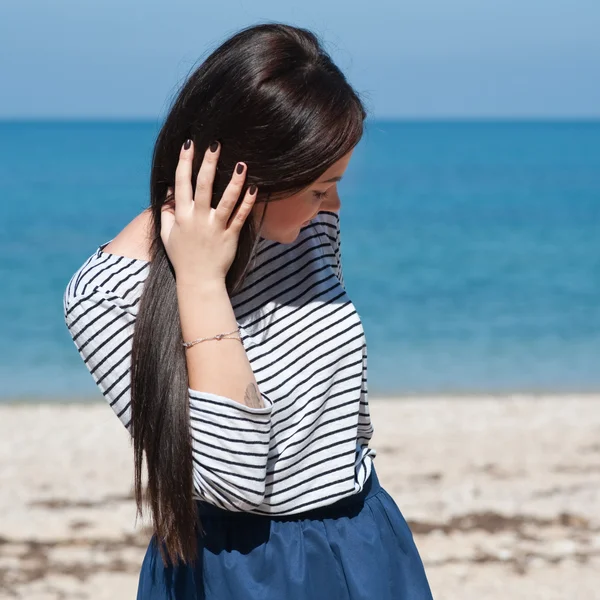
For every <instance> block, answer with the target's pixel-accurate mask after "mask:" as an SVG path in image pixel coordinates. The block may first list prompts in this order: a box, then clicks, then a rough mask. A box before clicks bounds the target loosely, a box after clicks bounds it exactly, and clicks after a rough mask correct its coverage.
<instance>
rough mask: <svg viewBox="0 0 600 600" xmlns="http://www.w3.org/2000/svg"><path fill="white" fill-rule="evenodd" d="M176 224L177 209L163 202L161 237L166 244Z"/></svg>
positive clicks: (161, 209)
mask: <svg viewBox="0 0 600 600" xmlns="http://www.w3.org/2000/svg"><path fill="white" fill-rule="evenodd" d="M174 224H175V210H174V208H173V207H172V206H169V205H168V204H163V206H161V208H160V239H161V240H162V242H163V245H164V246H166V245H167V242H168V240H169V235H170V233H171V229H172V228H173V225H174Z"/></svg>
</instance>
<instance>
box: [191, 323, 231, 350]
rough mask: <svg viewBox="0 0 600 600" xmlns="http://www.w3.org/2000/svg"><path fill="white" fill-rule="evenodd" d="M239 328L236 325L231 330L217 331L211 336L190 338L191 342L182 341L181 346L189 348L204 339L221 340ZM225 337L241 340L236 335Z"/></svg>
mask: <svg viewBox="0 0 600 600" xmlns="http://www.w3.org/2000/svg"><path fill="white" fill-rule="evenodd" d="M239 330H240V328H239V327H238V328H237V329H234V330H233V331H230V332H229V333H217V335H213V336H212V337H204V338H198V339H197V340H192V341H191V342H182V344H183V347H184V348H191V347H192V346H195V345H196V344H199V343H200V342H205V341H206V340H222V339H223V338H225V337H227V336H228V335H232V334H234V333H239ZM227 339H236V340H240V341H242V340H241V338H239V337H236V338H227Z"/></svg>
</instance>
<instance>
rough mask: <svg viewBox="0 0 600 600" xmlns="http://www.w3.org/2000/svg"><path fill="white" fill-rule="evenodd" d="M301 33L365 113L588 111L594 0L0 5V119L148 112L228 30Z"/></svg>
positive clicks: (599, 47) (40, 1)
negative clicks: (330, 61) (318, 39)
mask: <svg viewBox="0 0 600 600" xmlns="http://www.w3.org/2000/svg"><path fill="white" fill-rule="evenodd" d="M264 21H281V22H286V23H290V24H293V25H299V26H303V27H308V28H310V29H312V30H314V31H315V32H316V33H317V34H319V35H320V36H322V38H323V39H324V41H325V46H326V48H327V50H328V51H329V52H330V53H331V54H332V56H333V58H334V60H335V61H336V63H337V64H338V65H339V66H340V67H341V68H342V70H343V71H344V72H345V73H346V75H347V77H348V79H349V80H350V82H351V83H352V85H353V86H354V87H355V88H356V89H357V90H358V91H359V92H360V93H361V95H362V96H363V99H364V100H365V101H366V103H367V105H368V106H369V107H370V110H371V113H372V115H373V116H374V117H377V118H487V117H492V118H527V117H535V118H551V117H559V118H588V117H596V118H597V117H600V34H599V32H600V2H599V1H598V0H562V1H558V0H544V1H542V0H496V1H494V2H491V1H489V0H487V1H486V0H452V1H449V0H410V1H405V2H402V1H398V0H371V1H370V2H357V1H356V0H346V1H345V2H342V1H340V0H303V2H301V3H296V2H291V1H290V2H285V0H234V1H229V0H221V1H216V2H206V1H204V2H201V1H199V0H195V1H190V0H168V1H167V0H162V1H158V0H144V1H141V0H137V1H135V2H134V1H131V0H96V1H95V2H91V1H89V0H88V1H87V2H86V1H85V0H54V1H49V0H2V2H1V3H0V118H5V119H6V118H9V119H10V118H60V119H64V118H155V117H157V116H161V115H163V114H164V112H165V110H166V106H167V103H168V101H169V99H170V98H171V97H172V95H173V93H174V91H175V90H176V88H177V86H178V85H179V84H180V83H181V81H182V80H183V79H184V78H185V77H186V75H187V74H188V73H189V71H190V70H191V69H192V68H193V67H194V65H196V64H198V62H199V61H201V60H202V56H206V54H207V53H209V52H210V51H211V50H212V49H214V48H215V47H216V46H218V45H219V44H220V43H221V42H222V41H224V40H225V39H226V38H227V37H228V36H229V35H231V34H232V33H234V32H235V31H236V30H237V29H240V28H241V27H245V26H247V25H251V24H253V23H259V22H264Z"/></svg>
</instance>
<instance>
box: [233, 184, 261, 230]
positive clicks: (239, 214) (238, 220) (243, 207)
mask: <svg viewBox="0 0 600 600" xmlns="http://www.w3.org/2000/svg"><path fill="white" fill-rule="evenodd" d="M253 188H254V189H253ZM250 190H252V192H251V191H250ZM257 196H258V189H257V187H256V186H255V185H251V186H250V187H249V188H248V189H247V190H246V194H245V195H244V199H243V200H242V202H241V204H240V205H239V206H238V207H237V210H236V211H235V212H234V213H233V217H232V218H231V223H230V225H229V228H228V229H229V231H232V232H233V233H235V234H236V235H237V234H239V233H240V230H241V229H242V226H243V225H244V223H245V222H246V219H247V218H248V215H249V214H250V213H251V212H252V207H253V206H254V203H255V201H256V197H257Z"/></svg>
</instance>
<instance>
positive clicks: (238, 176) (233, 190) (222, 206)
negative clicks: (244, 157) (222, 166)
mask: <svg viewBox="0 0 600 600" xmlns="http://www.w3.org/2000/svg"><path fill="white" fill-rule="evenodd" d="M240 169H241V172H240ZM247 170H248V169H247V168H246V165H245V164H244V163H243V162H239V163H237V165H236V166H235V169H234V170H233V175H232V176H231V181H230V182H229V183H228V184H227V187H226V188H225V191H224V192H223V196H222V197H221V200H219V204H218V206H217V208H216V209H215V218H217V219H219V221H221V223H223V226H226V225H227V222H228V221H229V219H230V217H231V213H232V212H233V209H234V208H235V205H236V203H237V201H238V199H239V197H240V193H241V191H242V188H243V187H244V181H245V180H246V173H247Z"/></svg>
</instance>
